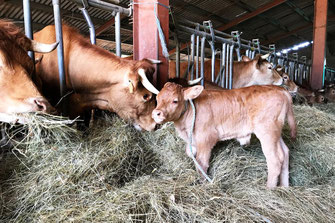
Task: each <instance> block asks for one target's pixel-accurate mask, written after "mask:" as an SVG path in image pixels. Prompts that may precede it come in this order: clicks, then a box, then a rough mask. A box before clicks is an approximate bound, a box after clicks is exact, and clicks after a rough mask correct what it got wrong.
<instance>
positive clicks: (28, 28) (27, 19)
mask: <svg viewBox="0 0 335 223" xmlns="http://www.w3.org/2000/svg"><path fill="white" fill-rule="evenodd" d="M23 16H24V31H25V34H26V36H27V37H28V38H29V39H33V28H32V24H31V10H30V0H23ZM28 55H29V57H30V58H31V59H32V60H33V61H35V55H34V52H33V51H28ZM34 66H35V63H34Z"/></svg>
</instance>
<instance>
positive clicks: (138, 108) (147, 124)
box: [117, 59, 159, 131]
mask: <svg viewBox="0 0 335 223" xmlns="http://www.w3.org/2000/svg"><path fill="white" fill-rule="evenodd" d="M134 62H135V64H134V66H133V67H132V69H131V71H130V72H129V73H127V74H126V75H125V77H124V83H123V84H124V91H123V96H122V97H125V101H124V103H123V105H121V109H118V112H117V113H118V115H119V116H121V117H122V118H125V119H128V120H129V119H130V120H131V121H132V123H133V125H134V127H135V128H136V129H138V130H141V129H145V130H147V131H152V130H154V129H155V127H156V123H155V121H154V120H153V119H152V117H151V113H152V110H153V109H154V108H155V97H154V94H158V92H159V91H158V90H157V89H156V88H155V87H154V86H153V85H152V84H151V82H150V81H149V79H151V77H152V76H153V73H154V72H155V67H154V65H153V64H152V62H151V61H149V60H146V59H143V60H141V61H134ZM120 100H121V99H120Z"/></svg>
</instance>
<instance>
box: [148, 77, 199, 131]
mask: <svg viewBox="0 0 335 223" xmlns="http://www.w3.org/2000/svg"><path fill="white" fill-rule="evenodd" d="M203 89H204V87H203V86H201V85H195V86H193V87H189V88H183V87H182V86H181V85H179V84H175V83H171V82H167V83H166V84H165V85H164V87H163V89H162V90H161V91H160V92H159V94H158V95H157V106H156V108H155V110H153V112H152V118H153V119H154V120H155V122H156V123H158V124H163V123H165V122H169V121H177V120H178V119H179V118H180V117H181V116H182V114H183V113H184V112H185V111H186V109H187V105H186V103H187V100H189V99H195V98H197V97H198V96H199V95H200V94H201V92H202V91H203ZM185 102H186V103H185Z"/></svg>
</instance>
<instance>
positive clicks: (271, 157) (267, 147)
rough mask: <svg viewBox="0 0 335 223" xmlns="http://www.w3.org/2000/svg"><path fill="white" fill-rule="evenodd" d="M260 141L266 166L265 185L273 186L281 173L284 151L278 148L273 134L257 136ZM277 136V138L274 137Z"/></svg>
mask: <svg viewBox="0 0 335 223" xmlns="http://www.w3.org/2000/svg"><path fill="white" fill-rule="evenodd" d="M257 137H258V139H259V140H260V141H261V145H262V150H263V153H264V156H265V158H266V163H267V167H268V179H267V184H266V185H267V187H268V188H274V187H276V186H277V184H278V177H279V175H280V174H281V169H282V165H283V159H284V152H283V150H282V149H280V148H279V149H278V142H279V139H278V138H277V137H275V136H270V135H266V136H260V137H259V136H257ZM276 138H277V139H276Z"/></svg>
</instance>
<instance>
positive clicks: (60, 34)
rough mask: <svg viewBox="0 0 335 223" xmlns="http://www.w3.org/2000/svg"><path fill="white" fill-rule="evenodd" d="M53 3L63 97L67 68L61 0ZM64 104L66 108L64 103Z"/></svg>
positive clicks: (53, 0) (61, 93)
mask: <svg viewBox="0 0 335 223" xmlns="http://www.w3.org/2000/svg"><path fill="white" fill-rule="evenodd" d="M52 5H53V9H54V21H55V29H56V41H57V42H58V43H59V44H58V46H57V60H58V72H59V84H60V95H61V97H63V96H64V95H65V94H66V80H65V69H64V47H63V32H62V18H61V14H60V0H52ZM63 106H64V109H65V104H64V103H63Z"/></svg>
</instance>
